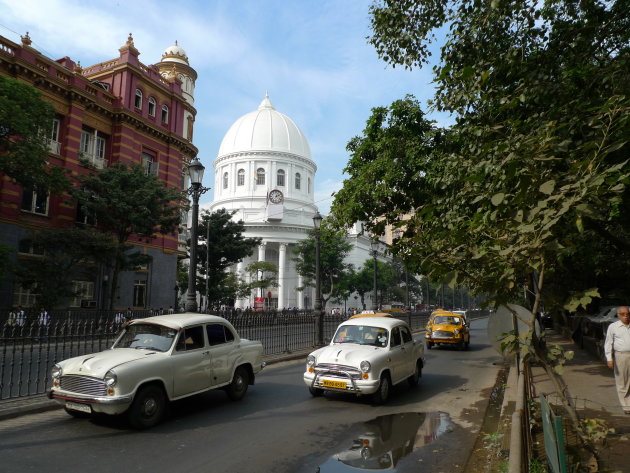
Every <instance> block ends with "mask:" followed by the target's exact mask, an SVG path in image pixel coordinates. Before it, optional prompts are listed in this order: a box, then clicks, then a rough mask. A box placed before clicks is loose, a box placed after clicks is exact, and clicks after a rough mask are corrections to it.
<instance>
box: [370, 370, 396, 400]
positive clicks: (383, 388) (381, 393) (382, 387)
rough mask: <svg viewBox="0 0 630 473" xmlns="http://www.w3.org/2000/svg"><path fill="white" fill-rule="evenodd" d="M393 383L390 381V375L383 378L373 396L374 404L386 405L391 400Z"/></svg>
mask: <svg viewBox="0 0 630 473" xmlns="http://www.w3.org/2000/svg"><path fill="white" fill-rule="evenodd" d="M391 387H392V382H391V381H390V379H389V375H388V374H387V373H385V374H383V375H382V376H381V382H380V384H379V385H378V390H377V391H376V392H375V393H374V394H372V402H373V403H374V404H375V405H377V406H378V405H381V404H385V403H386V402H387V399H389V391H390V390H391Z"/></svg>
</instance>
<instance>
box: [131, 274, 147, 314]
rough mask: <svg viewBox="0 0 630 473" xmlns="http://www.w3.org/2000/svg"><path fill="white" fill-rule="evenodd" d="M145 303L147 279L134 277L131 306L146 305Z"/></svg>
mask: <svg viewBox="0 0 630 473" xmlns="http://www.w3.org/2000/svg"><path fill="white" fill-rule="evenodd" d="M146 305H147V281H146V280H145V279H136V280H135V281H134V282H133V306H134V307H146Z"/></svg>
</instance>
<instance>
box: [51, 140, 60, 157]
mask: <svg viewBox="0 0 630 473" xmlns="http://www.w3.org/2000/svg"><path fill="white" fill-rule="evenodd" d="M48 151H50V152H51V153H52V154H60V153H61V143H59V142H58V141H55V140H48Z"/></svg>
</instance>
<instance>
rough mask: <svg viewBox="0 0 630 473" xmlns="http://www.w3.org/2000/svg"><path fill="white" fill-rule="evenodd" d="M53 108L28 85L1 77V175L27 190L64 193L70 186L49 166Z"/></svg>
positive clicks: (59, 171)
mask: <svg viewBox="0 0 630 473" xmlns="http://www.w3.org/2000/svg"><path fill="white" fill-rule="evenodd" d="M54 116H55V114H54V109H53V107H52V106H51V105H50V104H48V103H46V102H44V101H43V100H42V98H41V94H40V92H39V91H38V90H37V89H35V88H33V87H31V86H30V85H28V84H25V83H24V82H20V81H18V80H16V79H13V78H10V77H5V76H0V173H2V174H6V175H7V176H8V177H10V178H11V179H13V180H14V181H15V182H17V183H18V184H20V185H21V186H22V187H25V188H36V189H38V190H40V191H44V192H54V193H60V192H62V191H64V190H66V189H67V188H68V186H69V184H70V181H69V180H68V179H67V177H66V175H65V173H64V171H63V169H62V168H58V167H55V166H50V165H49V164H48V162H47V161H48V140H47V139H48V137H49V136H50V133H51V128H52V120H53V118H54Z"/></svg>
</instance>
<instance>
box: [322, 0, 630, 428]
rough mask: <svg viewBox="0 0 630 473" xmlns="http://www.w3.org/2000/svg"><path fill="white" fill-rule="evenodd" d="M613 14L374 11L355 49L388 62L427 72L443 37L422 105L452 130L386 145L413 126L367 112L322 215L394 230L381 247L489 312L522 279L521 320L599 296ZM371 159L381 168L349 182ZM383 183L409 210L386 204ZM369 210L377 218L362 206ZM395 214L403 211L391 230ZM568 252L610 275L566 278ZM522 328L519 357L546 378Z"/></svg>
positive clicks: (617, 210)
mask: <svg viewBox="0 0 630 473" xmlns="http://www.w3.org/2000/svg"><path fill="white" fill-rule="evenodd" d="M629 9H630V5H629V4H628V2H627V1H625V0H617V1H610V2H590V1H574V0H564V1H563V0H555V1H549V2H538V3H537V2H529V1H525V0H517V1H502V0H496V1H491V2H490V1H489V2H479V1H476V0H464V1H461V2H446V1H428V0H397V1H394V0H383V1H379V2H375V3H374V4H373V5H372V6H371V8H370V12H371V15H372V29H373V35H372V37H371V38H370V42H371V43H372V44H373V45H374V46H375V47H376V49H377V52H378V53H379V55H380V56H381V57H382V58H383V59H384V60H385V61H387V62H389V63H390V64H392V65H402V66H403V67H407V68H413V67H422V66H423V65H425V64H427V63H428V62H429V57H430V54H431V47H430V46H431V41H432V40H433V39H434V38H435V33H436V32H437V31H440V32H442V31H448V32H447V33H446V38H445V41H444V43H443V45H442V47H441V54H440V59H439V62H438V63H437V65H436V66H435V67H434V72H435V83H436V95H435V98H434V100H433V102H432V106H433V107H434V108H435V109H436V110H440V111H446V112H449V113H451V114H452V115H453V117H454V119H455V124H454V125H453V126H452V127H451V129H449V130H447V131H445V132H444V133H443V140H441V141H440V142H434V143H432V144H433V146H431V147H430V149H429V150H422V152H420V153H415V150H416V149H417V148H415V147H414V144H415V143H417V138H416V139H414V138H413V137H409V136H404V135H402V142H401V143H398V144H396V147H394V142H392V141H390V140H388V138H389V137H391V136H392V135H393V136H401V134H400V130H402V131H405V130H407V129H408V127H409V123H411V124H414V123H417V121H418V120H413V119H410V120H406V121H407V122H408V123H398V122H396V120H395V118H396V117H397V116H398V115H399V111H398V109H399V107H400V102H396V103H394V104H392V107H390V108H389V109H386V110H385V111H383V110H382V109H375V110H374V113H373V115H372V117H371V119H370V120H368V127H367V128H366V130H365V132H364V136H363V137H361V138H358V139H357V140H355V141H354V142H351V143H350V145H349V149H350V150H351V152H352V157H351V160H350V163H349V166H348V169H349V171H350V181H353V182H352V185H351V186H348V189H349V191H348V192H345V193H340V195H341V196H342V198H340V200H339V201H336V202H335V204H334V205H333V211H335V212H336V213H338V214H339V215H340V216H341V218H345V219H346V221H353V219H351V218H349V217H351V216H354V217H356V219H362V220H365V221H366V222H368V226H369V228H371V229H373V230H374V231H375V232H377V233H378V232H380V231H382V228H383V227H384V225H386V224H392V225H394V226H395V227H399V228H401V229H403V230H404V234H403V237H402V238H401V239H400V240H399V242H398V243H397V244H396V245H395V249H394V250H395V252H402V253H404V254H406V255H408V257H409V258H408V259H407V261H415V262H416V263H415V264H416V265H417V266H418V271H417V272H420V273H423V274H428V275H429V276H431V277H432V278H433V279H435V280H438V281H440V280H446V281H448V282H449V284H450V285H451V286H453V285H455V284H463V285H466V286H467V287H469V288H470V289H471V290H472V291H473V292H474V293H477V294H479V293H487V294H488V297H489V298H490V300H491V301H492V302H494V303H496V304H501V303H505V302H509V301H511V300H514V299H516V298H518V297H519V294H518V292H519V291H521V290H522V287H523V286H522V284H523V281H527V282H528V287H529V288H530V289H532V296H533V297H532V298H531V301H530V302H531V305H530V307H531V310H532V311H533V312H534V313H536V312H537V311H538V309H539V307H540V303H541V298H542V297H543V296H544V297H545V305H546V307H547V306H548V305H549V303H552V304H554V305H555V306H556V307H559V308H561V307H564V308H566V309H575V308H576V307H577V306H578V305H585V304H586V303H588V302H589V301H591V300H592V298H594V297H597V296H599V291H600V290H601V289H602V286H599V287H593V286H591V284H592V283H593V282H602V281H611V280H610V279H608V276H610V275H611V274H612V273H611V271H612V272H615V271H620V270H621V271H622V265H623V261H624V260H625V256H627V255H628V250H629V248H630V246H629V245H628V244H629V243H630V240H628V238H626V237H625V235H627V230H628V219H627V213H628V209H629V208H630V206H629V205H628V203H629V201H628V197H630V195H629V193H628V189H627V183H628V180H629V179H630V169H629V166H628V162H627V159H628V150H629V145H628V141H629V139H630V82H629V81H628V80H626V79H625V78H627V77H629V76H630V61H628V57H630V54H629V53H630V41H629V40H630V28H629V26H630V23H629V22H630V11H629ZM403 105H409V106H411V108H412V111H413V112H414V113H415V114H420V113H421V109H420V107H419V106H418V105H417V104H403ZM384 113H385V116H386V117H387V119H388V120H383V119H382V118H380V117H382V116H383V114H384ZM375 126H376V128H375ZM387 155H389V158H388V159H386V158H387ZM396 158H397V161H396V160H395V159H396ZM388 161H389V165H388ZM401 161H402V162H407V161H409V162H410V164H408V168H409V169H410V170H414V168H413V166H414V165H415V166H417V167H420V169H421V172H420V173H411V172H408V173H407V176H406V182H405V179H400V178H399V179H392V178H390V177H389V176H390V174H389V173H390V172H395V171H396V169H394V168H401V167H402V166H401V164H400V162H401ZM377 165H381V166H383V169H381V170H380V172H379V173H378V174H376V173H374V177H372V179H371V180H368V179H365V178H364V179H363V181H362V182H361V177H358V176H365V172H369V171H370V170H372V169H373V168H376V167H377ZM394 175H395V174H394ZM379 176H383V177H382V178H381V177H379ZM355 178H356V179H355ZM362 185H363V186H366V188H367V189H366V192H365V193H363V194H362V193H361V191H359V190H358V187H359V186H362ZM370 185H371V186H372V188H369V186H370ZM388 187H389V188H391V189H392V190H391V191H390V192H394V191H395V192H399V193H401V194H403V195H404V196H405V197H409V200H408V201H402V202H400V201H399V202H400V204H399V205H398V206H396V205H391V204H392V202H391V199H390V201H388V198H389V194H388V192H387V190H386V189H387V188H388ZM352 189H354V191H352ZM344 190H345V186H344ZM355 197H356V201H355V202H352V203H351V201H352V200H353V199H354V198H355ZM383 200H384V201H385V202H386V203H387V204H386V205H385V206H384V208H381V209H379V208H378V204H371V202H381V201H383ZM362 208H363V209H366V210H365V211H362V210H361V209H362ZM404 213H412V214H413V216H412V218H411V219H410V220H409V221H407V222H405V223H404V224H402V223H401V222H400V215H401V214H404ZM611 248H617V249H619V251H620V254H617V255H616V257H617V258H618V260H617V262H613V261H610V257H609V254H608V255H607V254H606V252H608V251H610V249H611ZM600 251H603V252H602V253H600ZM576 256H578V257H580V258H586V259H589V258H590V260H591V261H597V262H598V263H599V262H604V261H608V262H611V263H612V265H611V267H608V268H597V270H598V272H599V275H598V276H599V277H591V278H586V277H576V276H575V275H574V274H571V271H572V270H573V271H574V270H575V269H576V268H577V267H579V266H578V265H579V263H580V262H581V261H575V257H576ZM620 256H621V258H620ZM602 275H603V277H602ZM567 276H569V277H567ZM617 281H619V280H618V279H617ZM620 282H621V284H623V289H624V290H626V291H627V289H630V286H629V285H628V284H629V283H628V282H627V281H620ZM563 285H564V287H563ZM554 290H555V291H556V292H552V291H554ZM532 323H533V322H532V321H530V335H531V339H530V340H529V341H527V346H525V347H524V349H525V352H524V354H525V355H527V354H530V355H533V356H535V357H536V358H537V359H538V360H539V361H541V362H543V363H544V366H545V369H546V370H547V372H548V373H549V374H550V377H551V378H552V380H553V381H554V382H556V383H558V382H559V380H558V378H557V377H556V376H555V372H554V371H553V370H552V369H551V365H550V364H549V363H547V361H546V358H545V353H544V350H543V346H542V344H540V343H539V340H538V339H537V337H536V335H535V333H534V331H533V330H531V324H532ZM558 392H563V390H562V387H561V386H558ZM564 401H565V405H566V406H567V407H569V408H570V409H569V413H570V414H571V416H572V420H573V421H574V425H576V426H578V421H577V416H576V414H575V410H574V409H571V407H572V406H571V401H570V400H569V399H567V398H565V399H564ZM578 431H579V427H578Z"/></svg>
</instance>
